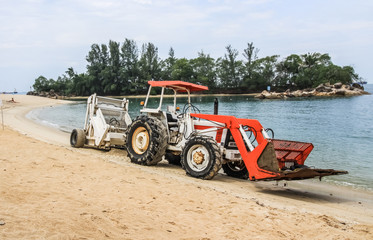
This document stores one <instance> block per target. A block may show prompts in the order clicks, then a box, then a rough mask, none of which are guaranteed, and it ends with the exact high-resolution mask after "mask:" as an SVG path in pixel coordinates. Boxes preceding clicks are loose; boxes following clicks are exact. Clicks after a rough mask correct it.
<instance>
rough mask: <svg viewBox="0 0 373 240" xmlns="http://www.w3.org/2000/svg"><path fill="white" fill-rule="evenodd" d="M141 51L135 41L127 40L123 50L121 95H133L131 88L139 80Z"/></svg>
mask: <svg viewBox="0 0 373 240" xmlns="http://www.w3.org/2000/svg"><path fill="white" fill-rule="evenodd" d="M138 58H139V50H138V47H137V44H136V42H135V41H133V40H130V39H127V38H126V39H125V41H124V43H123V45H122V48H121V62H122V64H121V65H122V70H121V77H120V79H121V83H120V88H121V94H129V93H131V89H132V88H131V86H132V85H135V84H137V81H138V80H139V71H140V70H139V60H138Z"/></svg>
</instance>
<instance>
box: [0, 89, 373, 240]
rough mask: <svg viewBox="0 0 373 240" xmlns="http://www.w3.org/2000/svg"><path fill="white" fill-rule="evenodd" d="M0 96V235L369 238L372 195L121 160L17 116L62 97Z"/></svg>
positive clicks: (316, 184) (120, 156)
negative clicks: (195, 174) (198, 174)
mask: <svg viewBox="0 0 373 240" xmlns="http://www.w3.org/2000/svg"><path fill="white" fill-rule="evenodd" d="M12 97H14V99H15V101H16V103H12V102H7V101H8V100H10V99H11V98H12ZM0 98H1V99H2V100H3V104H4V106H3V108H4V110H3V111H4V123H5V128H4V130H3V129H2V126H0V239H373V193H372V192H368V191H362V190H354V189H351V188H347V187H342V186H334V185H330V184H326V183H325V182H318V181H314V180H307V181H296V182H287V183H286V186H284V182H280V183H279V184H278V185H276V182H250V181H244V180H239V179H234V178H230V177H227V176H225V175H224V174H218V176H217V177H215V178H214V179H213V180H210V181H204V180H199V179H195V178H191V177H188V176H186V174H185V172H184V171H183V170H182V169H180V168H179V167H176V166H172V165H169V164H168V163H167V162H166V161H162V162H161V163H160V164H158V165H157V166H153V167H146V166H139V165H135V164H131V163H130V161H129V159H128V158H127V157H126V152H125V151H124V150H120V149H113V150H111V151H109V152H105V151H99V150H95V149H90V148H83V149H75V148H72V147H70V145H69V134H67V133H64V132H61V131H59V130H56V129H53V128H49V127H47V126H42V125H39V124H37V123H36V122H33V121H32V120H30V119H28V118H26V114H27V113H28V112H29V111H31V110H32V109H35V108H40V107H48V106H53V105H56V104H66V103H68V102H67V101H63V100H54V99H47V98H41V97H35V96H26V95H14V96H12V95H4V94H2V95H0ZM0 120H1V119H0ZM82 121H84V120H83V119H82ZM347 170H348V169H347ZM341 177H343V176H341Z"/></svg>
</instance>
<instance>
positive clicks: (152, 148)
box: [127, 115, 167, 166]
mask: <svg viewBox="0 0 373 240" xmlns="http://www.w3.org/2000/svg"><path fill="white" fill-rule="evenodd" d="M166 147H167V130H166V127H165V126H164V125H163V123H162V122H161V121H160V120H158V119H157V118H153V117H148V116H146V115H141V116H138V117H137V118H136V119H135V120H134V121H133V122H132V124H131V125H130V126H129V129H128V134H127V152H128V156H129V158H130V159H131V162H133V163H136V164H140V165H147V166H150V165H156V164H157V163H158V162H160V161H161V160H162V157H163V155H164V154H165V152H166Z"/></svg>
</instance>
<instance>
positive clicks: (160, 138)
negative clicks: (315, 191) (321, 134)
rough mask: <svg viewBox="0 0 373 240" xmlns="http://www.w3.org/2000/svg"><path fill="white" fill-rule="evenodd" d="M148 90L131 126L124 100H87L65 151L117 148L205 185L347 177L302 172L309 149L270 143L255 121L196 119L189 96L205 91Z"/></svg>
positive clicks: (182, 87) (165, 86) (178, 85)
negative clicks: (223, 180) (221, 177)
mask: <svg viewBox="0 0 373 240" xmlns="http://www.w3.org/2000/svg"><path fill="white" fill-rule="evenodd" d="M148 84H149V90H148V94H147V96H146V99H145V102H142V105H143V108H142V109H141V110H140V113H141V114H140V115H139V116H137V117H136V118H134V119H133V120H131V118H130V117H129V114H128V100H126V99H123V100H117V99H112V98H105V97H98V96H96V95H95V94H94V95H92V96H90V97H89V98H88V102H87V112H86V120H85V125H84V129H74V130H73V131H72V133H71V137H70V143H71V145H72V146H73V147H83V146H84V145H88V146H92V147H96V148H101V149H110V148H111V147H123V148H125V149H126V150H127V153H128V157H129V158H130V160H131V162H133V163H136V164H140V165H147V166H150V165H156V164H157V163H158V162H160V161H162V159H163V158H165V159H166V160H168V161H169V163H172V164H180V165H181V166H182V168H183V169H184V170H185V171H186V173H187V174H188V175H190V176H192V177H195V178H201V179H206V180H209V179H212V178H214V176H216V174H217V173H218V172H219V171H220V170H221V169H223V171H224V172H225V173H226V174H227V175H228V176H231V177H235V178H241V179H250V180H252V181H257V180H300V179H307V178H314V177H319V178H320V179H321V177H324V176H329V175H339V174H347V172H346V171H337V170H333V169H314V168H309V167H307V166H306V165H305V164H304V162H305V160H306V158H307V157H308V155H309V154H310V152H311V151H312V149H313V145H312V144H311V143H305V142H297V141H288V140H279V139H273V131H272V130H271V129H265V128H264V127H263V126H262V125H261V124H260V122H259V121H258V120H255V119H243V118H236V117H234V116H226V115H218V114H203V113H200V111H199V109H198V108H197V107H196V106H195V105H194V104H193V103H192V102H191V93H194V92H199V91H204V90H208V88H207V87H205V86H202V85H198V84H193V83H188V82H183V81H148ZM156 87H158V88H161V93H160V98H159V103H158V102H157V103H158V104H157V106H156V107H154V104H153V105H152V106H153V107H150V105H151V104H149V102H151V101H152V100H154V98H153V97H152V96H151V93H152V88H156ZM165 91H171V92H172V93H173V94H172V95H173V103H172V104H170V105H167V106H163V105H166V104H163V102H164V98H165ZM183 93H185V94H184V95H185V96H186V102H185V103H183V104H182V105H183V107H182V109H181V108H180V107H179V106H178V101H180V100H184V101H185V97H184V98H181V97H179V95H180V94H183ZM181 102H182V101H181ZM269 132H271V133H272V137H270V136H269Z"/></svg>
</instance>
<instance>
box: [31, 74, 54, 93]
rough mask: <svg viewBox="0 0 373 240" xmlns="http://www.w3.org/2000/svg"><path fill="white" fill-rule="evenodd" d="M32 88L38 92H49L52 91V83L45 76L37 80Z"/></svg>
mask: <svg viewBox="0 0 373 240" xmlns="http://www.w3.org/2000/svg"><path fill="white" fill-rule="evenodd" d="M32 87H33V88H34V90H35V91H36V92H42V91H49V90H50V89H51V86H50V81H49V80H48V79H47V78H46V77H44V76H39V77H38V78H36V79H35V82H34V84H33V85H32Z"/></svg>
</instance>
